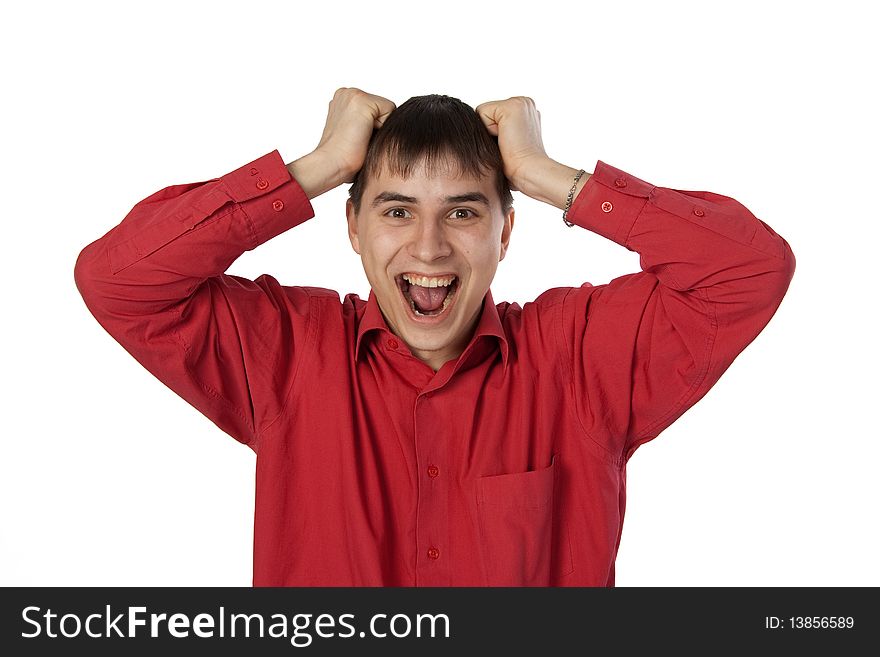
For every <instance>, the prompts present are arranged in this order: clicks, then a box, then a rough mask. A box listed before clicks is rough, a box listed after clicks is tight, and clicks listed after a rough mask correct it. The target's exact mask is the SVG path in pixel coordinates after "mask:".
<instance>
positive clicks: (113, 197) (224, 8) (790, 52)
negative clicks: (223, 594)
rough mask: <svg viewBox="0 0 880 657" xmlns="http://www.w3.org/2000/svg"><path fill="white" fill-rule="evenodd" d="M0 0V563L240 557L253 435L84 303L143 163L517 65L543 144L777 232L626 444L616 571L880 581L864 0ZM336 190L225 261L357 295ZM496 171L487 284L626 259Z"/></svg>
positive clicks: (107, 568) (169, 573) (139, 190)
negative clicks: (760, 296) (752, 321)
mask: <svg viewBox="0 0 880 657" xmlns="http://www.w3.org/2000/svg"><path fill="white" fill-rule="evenodd" d="M17 5H18V6H19V7H24V6H26V9H21V8H15V9H12V8H10V3H6V4H5V5H4V9H3V10H2V14H3V15H2V21H0V22H2V24H3V37H2V39H0V54H2V62H3V64H2V67H3V68H2V77H3V79H2V89H3V102H2V106H0V107H2V109H0V111H2V113H3V119H2V124H0V130H2V172H0V173H2V181H3V196H4V199H5V201H4V210H3V221H2V235H3V242H2V244H3V248H2V254H3V257H2V261H0V267H2V272H0V273H2V286H3V287H2V296H3V305H2V308H3V310H2V322H0V331H2V341H0V344H2V349H3V354H2V364H3V365H2V371H3V376H2V379H0V385H2V396H0V399H2V404H3V408H2V424H0V431H2V438H0V440H2V443H0V450H2V451H0V584H2V585H241V586H249V585H250V583H251V567H252V564H251V555H252V540H253V530H252V521H253V502H254V497H253V491H254V461H255V458H254V455H253V453H252V452H251V450H250V449H248V448H247V447H245V446H242V445H240V444H239V443H237V442H235V441H234V440H233V439H232V438H230V437H229V436H227V435H226V434H224V433H223V432H222V431H220V430H219V429H218V428H217V427H216V426H215V425H214V424H212V423H211V422H210V421H209V420H207V419H206V418H204V417H203V416H202V415H200V414H199V413H198V412H197V411H195V410H194V409H193V408H192V407H190V406H189V405H188V404H187V403H186V402H184V401H183V400H182V399H180V398H179V397H177V396H176V395H175V394H174V393H173V392H171V391H170V390H169V389H168V388H166V387H165V386H164V385H163V384H161V383H160V382H158V381H157V380H156V379H154V378H153V377H152V376H151V375H150V374H149V373H148V372H147V371H146V370H145V369H143V368H142V367H141V366H140V365H139V364H138V363H137V362H136V361H135V360H133V359H132V358H131V357H130V356H129V355H128V354H127V353H126V352H125V351H124V350H123V349H122V348H121V347H120V346H119V345H118V344H117V343H116V342H115V341H114V340H113V339H112V338H111V337H110V336H109V335H108V334H107V333H105V332H104V330H103V329H102V328H101V327H100V325H99V324H98V323H97V322H96V321H95V320H94V319H93V318H92V316H91V315H90V314H89V312H88V310H87V309H86V307H85V305H84V303H83V301H82V299H81V297H80V296H79V294H78V292H77V289H76V287H75V285H74V279H73V268H74V262H75V260H76V257H77V255H78V254H79V252H80V250H81V249H82V248H83V247H84V246H85V245H86V244H88V243H89V242H91V241H93V240H95V239H97V238H98V237H100V236H102V235H103V234H104V233H105V232H107V231H108V230H109V229H110V228H112V227H113V226H114V225H116V224H118V223H119V222H120V221H121V220H122V218H123V217H124V216H125V215H126V213H127V212H128V211H129V210H130V209H131V207H132V206H133V205H134V204H135V203H136V202H137V201H139V200H141V199H142V198H144V197H146V196H148V195H149V194H152V193H153V192H154V191H157V190H158V189H161V188H163V187H166V186H168V185H171V184H177V183H184V182H194V181H202V180H207V179H210V178H214V177H218V176H220V175H222V174H224V173H227V172H229V171H231V170H233V169H235V168H238V167H239V166H242V165H244V164H246V163H248V162H250V161H251V160H253V159H256V158H257V157H259V156H261V155H263V154H265V153H267V152H269V151H271V150H273V149H276V148H277V149H278V150H279V152H280V153H281V155H282V157H283V158H284V160H285V162H290V161H292V160H294V159H296V158H297V157H300V156H301V155H304V154H306V153H307V152H309V151H311V150H312V149H313V148H314V147H315V146H316V145H317V143H318V140H319V138H320V135H321V131H322V129H323V125H324V119H325V117H326V111H327V103H328V102H329V100H330V98H331V97H332V95H333V92H334V91H335V89H336V88H337V87H340V86H348V87H358V88H361V89H365V90H367V91H370V92H372V93H376V94H378V95H382V96H385V97H387V98H390V99H392V100H393V101H394V102H396V103H397V104H400V103H402V102H403V101H404V100H406V99H407V98H409V97H410V96H414V95H421V94H427V93H445V94H449V95H452V96H455V97H458V98H460V99H462V100H464V101H465V102H467V103H469V104H470V105H471V106H474V107H475V106H476V105H478V104H479V103H481V102H483V101H486V100H495V99H504V98H508V97H510V96H514V95H525V96H530V97H532V98H533V99H535V102H536V104H537V106H538V109H539V110H540V111H541V116H542V124H543V135H544V143H545V147H546V150H547V153H548V154H549V155H550V156H551V157H552V158H554V159H556V160H557V161H560V162H562V163H564V164H567V165H569V166H572V167H576V168H581V167H582V168H584V169H586V170H587V171H588V172H590V171H592V170H593V169H594V167H595V163H596V160H597V159H601V160H603V161H605V162H608V163H609V164H612V165H614V166H616V167H618V168H621V169H623V170H624V171H627V172H628V173H630V174H632V175H635V176H637V177H639V178H642V179H644V180H647V181H649V182H651V183H653V184H656V185H660V186H664V187H672V188H676V189H683V190H708V191H713V192H717V193H720V194H725V195H727V196H732V197H734V198H736V199H737V200H739V201H740V202H742V203H743V204H745V205H746V206H747V207H748V208H749V209H750V210H752V212H753V213H754V214H756V215H757V216H758V217H759V218H761V219H762V220H764V221H765V222H767V223H768V224H769V225H770V226H772V227H773V228H774V230H776V231H777V232H778V233H779V234H780V235H782V236H784V237H785V238H786V239H787V240H788V242H789V243H790V244H791V246H792V248H793V250H794V252H795V256H796V258H797V270H796V272H795V276H794V279H793V281H792V284H791V287H790V289H789V292H788V295H787V296H786V298H785V300H784V301H783V303H782V305H781V306H780V308H779V310H778V312H777V314H776V316H775V317H774V318H773V320H772V321H771V323H770V324H769V325H768V327H767V328H766V329H765V330H764V331H763V333H761V335H759V336H758V338H757V339H756V340H755V341H754V342H753V343H752V345H751V346H749V347H748V348H747V349H746V351H745V352H743V354H741V355H740V356H739V357H738V358H737V359H736V361H735V362H734V363H733V365H732V366H731V367H730V369H729V370H728V371H727V373H726V374H725V375H724V376H723V377H722V379H721V381H720V382H719V383H718V384H717V385H716V386H715V387H714V388H713V389H712V390H711V391H710V392H709V393H708V394H707V396H706V397H705V398H704V399H703V400H702V401H700V402H699V403H698V404H697V405H696V406H695V407H693V408H692V409H691V410H689V411H688V412H687V413H686V414H685V415H684V416H683V417H682V418H681V419H680V420H679V421H678V422H677V423H675V424H674V425H672V427H670V428H669V429H667V430H666V431H665V432H664V433H663V434H661V436H660V437H659V438H657V439H656V440H655V441H653V442H651V443H648V444H647V445H644V446H642V447H641V448H640V449H639V450H638V451H637V452H636V454H635V455H634V456H633V458H632V460H631V461H630V463H629V467H628V501H627V508H626V519H625V522H624V528H623V536H622V542H621V546H620V552H619V558H618V560H617V583H618V585H620V586H632V585H648V586H654V585H672V586H678V585H697V586H714V585H732V586H740V585H770V586H779V585H822V586H826V585H847V586H861V585H874V586H877V585H880V567H878V559H877V555H878V554H880V540H878V523H877V502H878V484H877V479H878V474H877V473H878V468H877V463H878V459H880V447H878V440H877V439H878V430H877V425H876V421H875V419H874V416H873V412H874V411H875V410H876V408H877V406H878V401H877V399H876V392H877V386H876V383H875V376H874V373H875V370H876V368H877V365H878V358H877V347H876V343H877V340H876V336H877V325H876V321H875V318H876V312H875V306H876V303H877V289H876V288H877V286H876V285H875V283H874V278H875V275H876V272H877V268H876V264H875V263H876V244H877V238H878V230H877V223H878V219H880V217H878V210H877V201H876V196H877V190H878V186H877V181H878V173H880V171H878V167H877V159H876V154H877V152H878V147H880V143H878V142H880V140H878V129H877V127H876V126H877V123H876V121H877V116H878V115H880V107H878V103H877V100H876V96H875V95H872V94H873V93H876V91H877V74H878V73H877V71H878V69H877V63H878V62H880V53H878V49H877V48H876V46H871V45H869V44H870V43H872V42H873V43H876V39H875V36H876V35H875V33H874V32H875V30H874V29H873V27H872V20H871V19H870V17H869V16H867V15H866V14H864V10H863V7H870V6H871V5H870V3H867V2H866V3H863V4H862V3H855V2H836V3H814V2H798V3H795V2H791V3H783V2H778V3H769V2H760V3H759V2H737V3H701V2H675V3H670V2H664V3H647V2H646V3H643V4H641V3H636V2H626V3H612V2H556V1H549V0H542V1H541V2H536V3H526V2H524V3H521V5H520V3H501V2H492V3H490V2H476V1H474V0H470V1H467V2H451V1H449V0H444V1H443V2H439V1H437V2H429V3H408V2H407V3H404V2H389V1H387V0H385V1H383V2H380V3H367V2H338V1H337V2H332V3H294V2H289V3H280V2H270V1H268V0H263V1H262V2H259V3H244V2H238V3H228V2H224V3H221V2H216V1H212V2H186V3H184V2H156V1H153V2H151V3H149V4H146V3H144V4H142V5H141V6H139V7H134V6H132V3H111V2H106V3H97V2H77V3H62V2H56V3H46V2H43V3H39V2H31V3H26V4H25V3H17ZM346 197H347V185H346V186H343V187H340V188H338V189H336V190H334V191H332V192H329V193H327V194H324V195H322V196H320V197H318V198H316V199H315V200H314V201H313V206H314V208H315V211H316V218H315V219H313V220H311V221H309V222H307V223H306V224H304V225H302V226H300V227H297V228H295V229H293V230H290V231H288V232H286V233H284V234H283V235H281V236H279V237H277V238H276V239H274V240H271V241H270V242H268V243H266V244H265V245H263V246H261V247H259V248H258V249H256V250H254V251H252V252H249V253H246V254H244V255H243V256H242V257H241V258H240V259H239V260H237V261H236V262H235V263H234V264H233V265H232V267H231V268H230V270H229V273H233V274H238V275H242V276H248V277H250V278H255V277H256V276H259V275H260V274H261V273H271V274H273V275H274V276H275V277H276V278H278V280H279V281H281V282H282V283H283V284H288V285H318V286H322V287H329V288H332V289H335V290H337V291H339V292H340V293H341V294H344V293H346V292H357V293H359V294H360V295H361V296H362V297H363V298H366V296H367V293H368V285H367V281H366V278H365V276H364V274H363V270H362V268H361V264H360V260H359V258H358V256H357V255H356V254H355V253H354V252H353V251H352V250H351V247H350V245H349V243H348V240H347V238H346V234H345V221H344V202H345V198H346ZM515 202H516V205H515V207H516V209H517V213H516V226H515V229H514V232H513V238H512V242H511V248H510V251H509V254H508V257H507V258H506V259H505V261H504V262H503V263H502V264H501V266H500V268H499V271H498V275H497V278H496V280H495V282H494V283H493V286H492V291H493V295H494V297H495V299H496V300H499V301H500V300H505V299H506V300H510V301H517V302H519V303H520V304H522V303H524V302H526V301H529V300H531V299H533V298H534V297H535V296H537V295H538V294H539V293H540V292H541V291H543V290H545V289H547V288H550V287H555V286H560V285H573V286H577V285H580V284H581V283H582V282H584V281H589V282H592V283H593V284H600V283H605V282H608V281H609V280H611V279H612V278H614V277H616V276H619V275H622V274H625V273H630V272H632V271H638V267H639V263H638V255H637V254H635V253H631V252H629V251H627V250H626V249H624V248H622V247H620V246H618V245H617V244H614V243H613V242H611V241H609V240H606V239H605V238H603V237H601V236H598V235H595V234H592V233H589V232H588V231H583V230H580V229H568V228H566V227H565V226H564V225H563V223H562V221H561V218H560V212H559V211H558V210H557V209H555V208H552V207H550V206H548V205H543V204H541V203H538V202H536V201H532V200H531V199H529V198H527V197H524V196H522V195H521V194H518V193H515ZM871 336H874V337H871ZM330 394H332V391H331V392H330Z"/></svg>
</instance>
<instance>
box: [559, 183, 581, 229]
mask: <svg viewBox="0 0 880 657" xmlns="http://www.w3.org/2000/svg"><path fill="white" fill-rule="evenodd" d="M585 173H586V171H584V170H583V169H581V170H580V171H578V172H577V175H576V176H575V177H574V184H573V185H572V186H571V189H570V190H569V191H568V199H567V200H566V201H565V209H564V210H563V211H562V221H564V222H565V225H566V226H568V227H569V228H571V227H572V226H574V224H573V223H571V222H570V221H568V219H566V217H567V216H568V210H569V208H571V202H572V201H573V200H574V188H575V187H577V184H578V180H580V179H581V176H582V175H584V174H585Z"/></svg>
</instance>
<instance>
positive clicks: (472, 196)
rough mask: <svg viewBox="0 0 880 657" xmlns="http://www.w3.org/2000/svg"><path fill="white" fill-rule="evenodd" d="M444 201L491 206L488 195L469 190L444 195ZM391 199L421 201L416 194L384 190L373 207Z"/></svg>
mask: <svg viewBox="0 0 880 657" xmlns="http://www.w3.org/2000/svg"><path fill="white" fill-rule="evenodd" d="M441 200H442V201H443V202H444V203H468V202H472V203H482V204H483V205H485V206H486V207H487V208H488V207H490V206H489V199H488V198H486V195H485V194H483V193H482V192H467V193H465V194H456V195H454V196H444V197H443V198H442V199H441ZM389 201H398V202H400V203H412V204H415V205H418V203H419V201H418V199H417V198H416V197H415V196H405V195H403V194H399V193H397V192H382V193H381V194H378V195H377V196H376V198H374V199H373V202H372V204H370V207H371V208H375V207H376V206H377V205H381V204H382V203H387V202H389Z"/></svg>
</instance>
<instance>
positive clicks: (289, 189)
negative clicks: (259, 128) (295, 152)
mask: <svg viewBox="0 0 880 657" xmlns="http://www.w3.org/2000/svg"><path fill="white" fill-rule="evenodd" d="M221 180H222V182H223V185H224V187H225V189H226V193H227V194H228V195H229V197H230V198H232V200H234V201H235V202H237V203H239V204H240V205H241V207H242V209H243V210H244V212H245V215H246V216H247V217H248V219H249V220H250V222H251V225H252V231H253V236H252V240H253V244H252V245H251V247H250V248H251V249H253V248H255V247H257V246H259V245H260V244H262V243H263V242H267V241H268V240H270V239H272V238H273V237H275V236H277V235H280V234H281V233H283V232H284V231H286V230H289V229H290V228H293V227H294V226H297V225H299V224H301V223H303V222H304V221H306V220H308V219H310V218H312V217H314V216H315V211H314V208H312V204H311V201H309V197H308V196H306V193H305V192H304V191H303V189H302V187H301V186H300V185H299V183H298V182H297V181H296V179H295V178H294V177H293V176H291V175H290V171H289V170H288V169H287V165H286V164H284V160H283V159H282V158H281V154H280V153H279V152H278V150H277V149H276V150H274V151H272V152H271V153H266V155H263V156H262V157H259V158H257V159H256V160H254V161H253V162H251V163H250V164H245V165H244V166H243V167H239V168H238V169H236V170H235V171H231V172H230V173H227V174H226V175H224V176H221Z"/></svg>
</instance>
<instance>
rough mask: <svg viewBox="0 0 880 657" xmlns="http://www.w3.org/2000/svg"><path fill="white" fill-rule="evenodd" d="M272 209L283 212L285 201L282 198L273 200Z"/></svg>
mask: <svg viewBox="0 0 880 657" xmlns="http://www.w3.org/2000/svg"><path fill="white" fill-rule="evenodd" d="M272 209H273V210H275V212H281V211H282V210H283V209H284V201H282V200H281V199H278V200H277V201H273V202H272Z"/></svg>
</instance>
